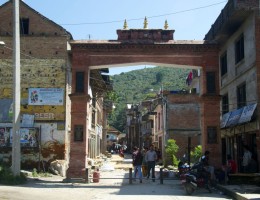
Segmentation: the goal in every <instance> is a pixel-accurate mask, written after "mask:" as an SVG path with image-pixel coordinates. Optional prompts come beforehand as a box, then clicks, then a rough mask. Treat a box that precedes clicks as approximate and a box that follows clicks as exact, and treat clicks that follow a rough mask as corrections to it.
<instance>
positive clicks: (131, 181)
mask: <svg viewBox="0 0 260 200" xmlns="http://www.w3.org/2000/svg"><path fill="white" fill-rule="evenodd" d="M132 173H133V172H132V168H129V184H132V183H133V180H132V178H133V176H132V175H133V174H132Z"/></svg>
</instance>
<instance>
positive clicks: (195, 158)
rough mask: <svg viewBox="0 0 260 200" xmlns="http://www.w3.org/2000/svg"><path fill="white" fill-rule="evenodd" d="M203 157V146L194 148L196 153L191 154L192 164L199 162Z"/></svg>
mask: <svg viewBox="0 0 260 200" xmlns="http://www.w3.org/2000/svg"><path fill="white" fill-rule="evenodd" d="M201 156H202V146H201V145H198V146H196V147H195V148H194V151H191V152H190V158H191V162H192V163H196V162H198V160H199V159H200V157H201Z"/></svg>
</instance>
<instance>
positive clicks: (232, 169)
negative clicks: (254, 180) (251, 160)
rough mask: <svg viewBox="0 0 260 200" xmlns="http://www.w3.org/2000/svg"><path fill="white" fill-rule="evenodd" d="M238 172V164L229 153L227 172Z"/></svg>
mask: <svg viewBox="0 0 260 200" xmlns="http://www.w3.org/2000/svg"><path fill="white" fill-rule="evenodd" d="M236 172H237V164H236V162H235V161H234V160H233V159H232V158H231V155H227V174H234V173H236Z"/></svg>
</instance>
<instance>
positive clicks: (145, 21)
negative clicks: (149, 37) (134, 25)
mask: <svg viewBox="0 0 260 200" xmlns="http://www.w3.org/2000/svg"><path fill="white" fill-rule="evenodd" d="M147 28H148V21H147V18H146V17H145V18H144V29H147Z"/></svg>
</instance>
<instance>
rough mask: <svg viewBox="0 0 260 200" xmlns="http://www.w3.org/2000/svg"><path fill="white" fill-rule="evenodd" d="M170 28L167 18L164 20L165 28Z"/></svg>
mask: <svg viewBox="0 0 260 200" xmlns="http://www.w3.org/2000/svg"><path fill="white" fill-rule="evenodd" d="M168 28H169V25H168V22H167V19H166V20H165V22H164V29H165V30H167V29H168Z"/></svg>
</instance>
